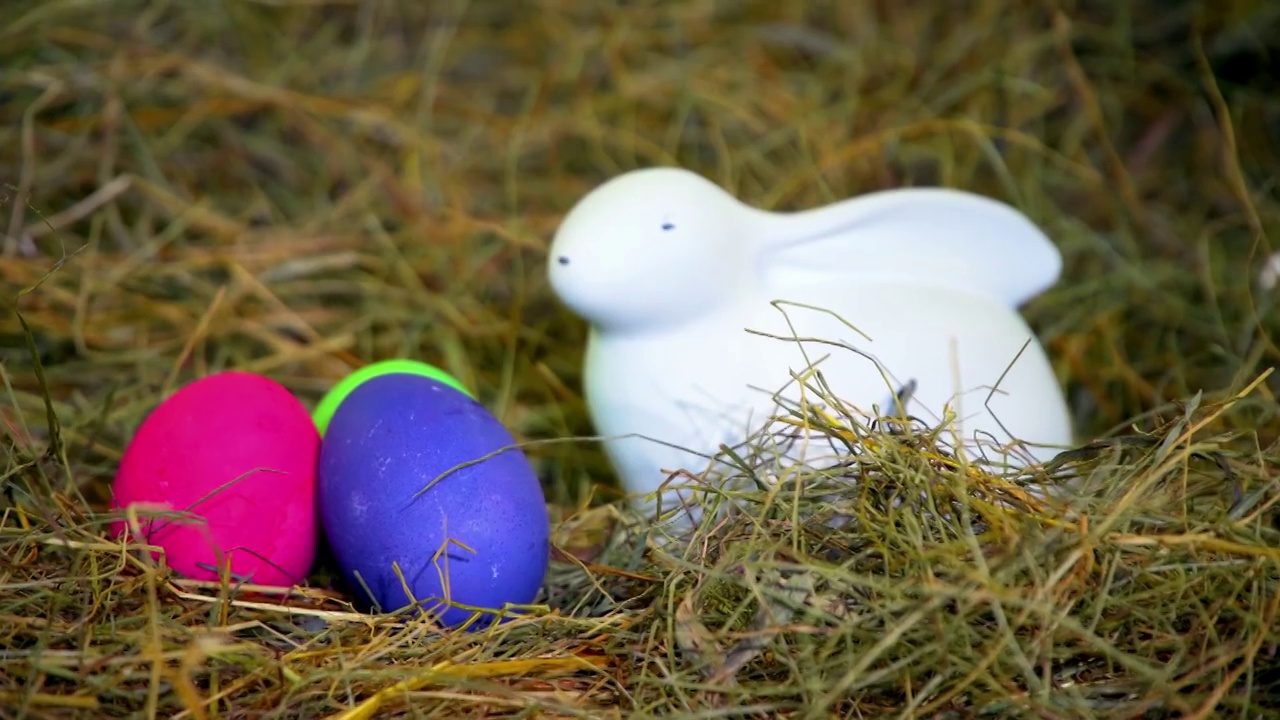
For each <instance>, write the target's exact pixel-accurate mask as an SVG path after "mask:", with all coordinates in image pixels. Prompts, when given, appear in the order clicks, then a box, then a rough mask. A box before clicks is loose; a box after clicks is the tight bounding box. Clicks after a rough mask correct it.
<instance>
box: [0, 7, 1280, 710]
mask: <svg viewBox="0 0 1280 720" xmlns="http://www.w3.org/2000/svg"><path fill="white" fill-rule="evenodd" d="M916 5H917V7H916V8H914V9H893V8H909V5H908V4H906V3H902V4H894V3H888V2H873V3H839V2H826V3H824V2H816V1H807V0H806V1H798V2H795V3H792V4H789V5H788V4H783V3H765V2H760V3H747V2H721V3H713V2H687V3H673V2H672V3H668V2H617V3H616V4H604V3H597V4H591V3H583V4H576V3H572V2H568V0H537V1H534V2H525V3H512V4H506V3H496V2H495V3H466V2H461V1H458V2H453V1H449V2H440V3H417V2H409V1H403V2H399V1H396V0H385V1H382V2H368V3H354V2H328V3H324V2H301V1H298V2H288V1H281V2H265V1H250V0H243V1H237V2H221V3H213V2H209V3H166V2H154V3H144V2H124V1H112V2H99V3H82V2H63V1H56V0H50V1H39V2H8V3H5V6H4V9H3V10H0V65H2V67H3V68H4V72H3V73H0V182H2V183H3V185H2V187H0V190H2V192H0V194H2V195H3V204H2V207H3V210H4V211H3V214H2V215H0V222H3V224H4V226H3V228H0V231H2V232H3V247H2V248H0V298H2V299H3V302H4V303H5V310H4V315H3V317H2V318H0V338H3V341H2V342H0V352H2V353H3V356H2V359H3V365H2V366H0V369H2V370H3V379H4V388H3V390H4V403H3V405H2V406H0V411H3V414H4V421H5V422H4V433H5V440H4V453H5V460H4V492H3V496H2V498H0V503H3V509H2V511H0V547H3V553H0V717H3V718H19V717H22V718H55V717H56V718H69V717H163V718H197V719H204V718H247V717H289V718H315V717H347V718H369V717H427V716H431V717H496V716H522V717H534V716H537V717H646V716H659V715H660V716H663V717H672V718H713V717H796V718H801V717H803V718H809V717H849V718H855V717H858V718H861V717H947V718H964V717H979V716H983V717H1044V718H1076V717H1086V718H1087V717H1114V718H1137V717H1152V718H1154V717H1241V718H1245V717H1249V718H1253V717H1260V716H1264V715H1266V714H1267V713H1268V712H1271V713H1274V712H1277V711H1278V709H1280V656H1278V653H1280V629H1278V628H1280V625H1278V624H1277V622H1276V619H1277V618H1276V615H1277V612H1280V529H1278V528H1280V521H1278V519H1277V518H1278V515H1277V513H1278V512H1280V510H1278V508H1277V503H1278V502H1280V473H1278V471H1277V468H1278V465H1277V463H1280V449H1278V448H1277V445H1276V443H1277V438H1278V436H1280V419H1278V418H1277V402H1276V392H1277V389H1280V379H1278V378H1277V377H1276V376H1275V374H1273V370H1274V367H1275V364H1276V363H1277V361H1280V348H1278V347H1277V344H1276V331H1277V330H1278V329H1280V320H1278V319H1277V312H1276V299H1277V292H1278V291H1277V290H1275V289H1274V288H1275V285H1276V282H1275V278H1276V275H1277V274H1280V262H1276V261H1273V260H1269V258H1270V257H1271V253H1272V252H1273V250H1272V246H1271V245H1270V244H1269V243H1270V242H1271V241H1274V239H1275V238H1276V237H1277V236H1278V235H1280V191H1278V190H1277V183H1276V178H1277V175H1276V168H1277V167H1280V84H1278V81H1277V79H1276V78H1277V76H1280V73H1278V72H1277V67H1278V66H1277V57H1278V56H1280V55H1278V54H1280V45H1277V38H1280V6H1277V5H1276V4H1275V3H1268V2H1263V1H1255V2H1250V1H1247V0H1240V1H1236V2H1224V3H1219V4H1217V5H1214V6H1213V8H1214V9H1212V10H1206V9H1202V8H1201V6H1200V5H1199V4H1197V3H1192V2H1182V1H1181V0H1178V1H1174V2H1156V0H1141V1H1135V2H1131V3H1123V2H1121V3H1093V2H1062V3H1053V2H1044V3H1041V2H1015V1H1013V0H983V1H981V2H977V3H973V4H971V5H969V6H968V8H969V10H968V12H967V13H961V12H959V11H956V10H949V9H947V4H944V3H936V4H928V3H916ZM957 7H959V6H957ZM1204 7H1205V8H1208V7H1209V4H1208V3H1205V4H1204ZM1268 43H1270V44H1269V45H1268ZM670 163H679V164H682V165H685V166H687V167H691V168H694V169H696V170H699V171H701V172H704V173H706V174H707V175H709V176H710V177H712V178H713V179H715V180H716V181H717V182H721V183H723V184H725V185H726V186H728V187H730V188H731V189H732V190H733V191H734V192H735V193H737V194H738V195H739V196H740V197H742V198H744V199H746V200H748V201H750V202H753V203H755V204H758V205H761V206H765V207H771V208H800V207H806V206H811V205H815V204H820V203H824V202H829V201H831V200H834V199H838V198H841V197H845V196H848V195H852V194H855V193H860V192H865V191H868V190H873V189H877V188H883V187H891V186H895V185H902V184H924V185H932V184H942V185H950V186H957V187H962V188H966V189H970V190H974V191H977V192H982V193H985V194H988V195H991V196H994V197H998V198H1001V199H1003V200H1006V201H1008V202H1012V203H1014V204H1016V205H1017V206H1018V207H1020V208H1022V209H1023V210H1024V211H1025V212H1027V213H1028V214H1029V215H1030V216H1031V217H1032V218H1033V219H1035V220H1036V221H1037V222H1039V223H1041V224H1042V225H1043V226H1044V227H1045V228H1046V229H1047V230H1048V231H1049V232H1050V234H1051V235H1052V236H1053V237H1054V239H1055V240H1056V241H1057V242H1058V243H1059V245H1060V247H1061V248H1062V250H1063V252H1064V254H1065V256H1066V270H1065V276H1064V279H1063V281H1062V283H1061V284H1060V285H1059V286H1058V287H1056V288H1055V289H1054V290H1052V291H1051V292H1049V293H1047V294H1046V295H1045V296H1044V297H1042V298H1040V299H1038V300H1037V301H1035V302H1034V303H1033V304H1032V305H1031V306H1030V307H1028V308H1027V309H1026V315H1027V317H1028V318H1029V319H1030V320H1031V321H1032V322H1033V324H1034V326H1035V327H1036V329H1037V331H1038V332H1039V333H1040V335H1041V338H1042V339H1043V341H1044V342H1045V344H1046V346H1047V347H1048V348H1049V350H1050V351H1051V353H1052V355H1053V358H1054V361H1055V363H1056V367H1057V369H1058V372H1059V374H1060V377H1061V378H1062V380H1063V382H1064V383H1065V385H1066V387H1067V388H1068V391H1069V394H1070V398H1071V402H1072V406H1073V408H1074V411H1075V413H1076V415H1077V422H1078V428H1079V432H1080V439H1081V448H1080V449H1079V450H1078V451H1075V452H1071V453H1067V454H1066V455H1064V456H1062V457H1061V458H1060V461H1059V462H1057V463H1055V465H1054V466H1052V467H1050V468H1046V469H1045V470H1044V472H1045V473H1047V474H1045V475H1041V476H1039V477H1033V476H1030V475H1029V476H1028V477H1024V478H1019V477H999V476H996V475H994V474H991V473H988V472H985V471H983V470H981V469H980V468H975V467H969V466H961V465H957V464H956V463H952V462H948V461H947V460H946V459H945V458H944V457H943V456H942V455H941V454H939V452H938V451H937V449H936V448H934V447H933V446H932V445H931V444H930V443H929V442H928V440H927V439H923V440H918V441H915V442H909V441H907V440H905V439H904V438H903V437H901V436H896V435H891V434H888V433H887V431H885V430H883V429H882V430H878V431H874V432H873V431H871V430H868V429H866V428H856V427H847V426H842V425H840V424H839V423H836V422H834V421H832V422H830V423H829V424H828V425H826V426H825V429H826V431H827V432H828V433H829V434H830V435H831V436H832V437H833V438H839V439H842V440H843V441H847V442H848V443H849V447H850V462H849V468H850V469H849V472H850V473H855V474H856V475H857V477H859V478H861V479H862V480H863V482H859V483H858V484H857V486H856V487H857V489H856V490H851V489H850V488H849V486H848V485H847V484H844V483H840V482H838V478H833V477H831V476H830V474H821V473H818V472H816V471H814V472H808V471H806V469H805V468H797V469H796V471H795V472H794V473H793V474H792V475H791V476H790V477H789V478H787V479H786V481H785V482H783V483H782V484H781V485H779V486H778V488H777V489H775V490H773V491H756V492H752V493H739V494H738V495H737V496H736V500H738V501H739V504H741V505H742V506H744V507H745V508H746V512H742V513H739V514H736V515H732V516H730V517H729V519H728V520H727V521H725V522H723V523H718V524H715V525H712V524H710V523H708V524H707V525H706V526H705V527H700V528H698V530H697V534H696V537H695V538H694V541H693V542H692V543H689V544H688V545H679V544H674V545H673V544H669V543H668V544H662V543H655V542H654V538H652V537H650V528H649V527H648V526H647V525H646V524H644V523H640V522H638V521H636V519H635V518H633V517H631V516H630V515H628V513H627V512H626V510H625V507H624V506H622V505H621V504H618V503H616V502H615V499H616V496H617V493H616V491H615V490H614V485H613V479H612V476H611V475H610V473H609V469H608V467H607V465H606V464H605V462H604V460H603V456H602V455H601V453H600V450H599V448H598V447H597V446H595V445H594V444H592V443H590V442H560V443H541V444H534V445H531V446H530V447H529V449H528V454H529V456H530V458H531V459H532V460H533V462H534V463H535V465H536V467H537V469H538V471H539V473H540V475H541V477H542V479H543V481H544V483H545V488H546V493H547V499H548V502H549V505H550V508H549V510H550V512H551V513H552V516H553V518H554V531H555V541H556V545H557V549H556V554H555V558H554V563H553V567H552V570H551V573H550V574H549V576H548V578H547V593H546V596H545V597H544V598H543V602H544V606H543V607H542V609H541V611H540V612H538V613H536V614H535V616H534V617H532V618H529V619H526V620H521V621H518V622H514V623H511V624H508V625H506V626H504V627H502V628H501V629H499V630H492V631H486V632H482V633H472V634H456V633H440V632H437V631H435V630H433V629H432V628H431V627H430V626H429V625H427V624H426V623H411V624H408V625H397V624H394V623H392V622H390V621H388V620H386V619H384V618H381V617H373V616H369V615H362V614H360V613H357V612H354V611H353V610H352V609H351V608H350V607H349V606H348V605H347V603H346V600H345V599H344V596H343V595H342V593H340V592H339V591H338V590H336V589H335V585H334V584H333V582H332V581H331V576H332V572H331V569H330V568H329V567H328V565H327V564H326V563H324V562H321V563H320V564H319V565H318V566H317V568H316V570H315V573H314V576H313V578H312V582H311V583H310V584H309V585H310V586H309V587H308V588H305V589H299V590H297V591H296V592H294V593H293V594H292V595H291V596H289V597H284V598H282V597H276V596H264V595H262V594H257V595H254V594H252V593H244V592H240V593H232V592H230V591H228V590H227V589H226V588H222V587H218V586H215V585H207V584H206V585H202V584H199V583H192V582H189V581H185V580H183V579H181V578H178V577H175V576H173V575H171V574H169V573H168V572H167V571H165V570H163V568H157V566H156V565H155V564H153V563H152V562H150V561H149V560H148V559H147V556H146V555H145V553H142V552H139V551H138V550H137V549H136V548H129V547H125V546H123V545H122V544H120V543H116V542H112V541H111V540H110V539H109V535H108V534H107V530H106V522H107V521H108V520H109V518H110V516H109V515H107V514H105V513H104V512H103V509H104V507H105V503H106V499H107V493H108V490H109V482H110V480H111V478H112V474H113V471H114V467H115V464H116V463H117V461H118V459H119V458H120V455H121V451H122V448H123V447H124V445H125V443H126V442H127V441H128V439H129V437H130V435H131V433H132V431H133V429H134V428H135V427H136V426H137V424H138V422H139V421H140V420H141V418H142V417H143V416H144V415H145V413H146V412H147V411H148V410H149V409H150V408H152V407H154V405H155V404H156V403H157V402H158V400H159V399H160V398H161V397H163V396H164V395H165V393H167V392H169V391H171V390H172V389H173V388H174V387H176V386H178V385H180V384H182V383H184V382H187V381H189V380H191V379H194V378H196V377H199V376H202V375H205V374H207V373H209V372H212V371H216V370H220V369H229V368H239V369H246V370H252V371H255V372H261V373H264V374H267V375H269V376H271V377H273V378H275V379H277V380H279V381H280V382H282V383H284V384H285V385H286V386H288V387H289V388H290V389H291V390H293V391H295V392H296V393H297V394H298V395H299V397H301V398H303V399H304V400H305V401H306V402H307V403H308V404H310V403H314V402H315V401H316V400H317V399H318V398H319V396H320V395H321V394H322V393H323V392H324V391H325V390H326V389H328V388H329V387H330V386H331V385H332V384H333V383H334V382H335V381H336V380H338V379H339V378H341V377H342V376H343V375H345V374H346V373H347V372H349V371H350V370H351V369H352V368H353V367H355V366H357V365H359V364H361V363H365V362H369V361H371V360H376V359H382V358H388V357H415V358H420V359H423V360H426V361H428V362H433V363H437V364H439V365H441V366H443V367H444V368H446V369H447V370H449V371H450V372H451V373H453V374H454V375H456V376H457V377H459V378H461V379H462V380H463V381H464V382H465V383H467V385H468V386H470V387H472V388H475V389H476V391H477V393H478V395H479V396H480V399H481V400H482V401H483V402H484V403H485V405H486V406H487V407H489V408H490V409H491V410H492V411H493V412H494V413H495V414H496V415H497V416H498V417H499V418H501V420H502V421H503V422H504V423H505V424H506V425H507V426H508V427H509V428H510V429H511V430H512V431H513V432H514V433H515V434H516V435H517V436H518V437H519V438H521V439H522V440H531V441H532V440H547V439H556V438H571V437H578V436H585V435H589V434H590V433H591V428H590V425H589V423H588V421H587V417H586V414H585V410H584V407H583V403H582V400H581V397H580V394H579V390H578V388H579V377H580V366H579V363H580V353H581V347H582V342H583V339H584V329H583V327H582V326H581V324H580V323H578V322H577V321H576V320H575V319H573V318H572V317H570V316H569V315H568V314H567V313H566V312H565V311H563V310H562V309H560V308H559V307H558V306H557V304H556V303H555V302H554V299H553V298H552V296H551V294H550V291H549V289H548V287H547V283H546V280H545V275H544V272H543V267H544V265H543V263H544V253H545V248H546V246H547V242H548V239H549V237H550V234H551V233H552V232H553V231H554V229H555V226H556V223H557V221H558V219H559V218H560V217H561V215H562V214H563V213H564V212H565V211H566V210H567V209H568V207H569V206H570V205H571V204H572V203H573V202H574V201H576V199H577V198H579V197H580V196H581V195H582V194H583V193H584V192H586V191H587V190H589V189H590V188H591V187H592V186H593V185H595V184H597V183H599V182H600V181H602V180H604V179H605V178H607V177H610V176H612V175H614V174H616V173H619V172H622V171H624V170H626V169H629V168H632V167H637V166H641V165H652V164H670ZM784 381H785V378H780V379H779V383H780V384H781V383H782V382H784ZM811 420H813V419H811ZM813 421H814V422H819V420H813ZM782 429H783V422H782V420H781V419H780V420H779V421H778V422H777V423H775V425H774V426H771V427H768V428H762V431H761V432H762V433H767V432H780V431H781V430H782ZM917 437H918V436H917ZM762 460H767V458H759V457H745V458H740V466H741V468H742V472H743V473H744V474H749V473H750V472H751V466H752V464H753V463H755V462H759V461H762ZM690 470H691V471H692V472H697V470H698V468H690ZM1025 481H1037V482H1041V483H1051V484H1053V485H1055V486H1057V487H1058V492H1056V493H1054V498H1055V499H1053V500H1051V501H1040V500H1036V499H1035V496H1034V495H1032V494H1029V493H1028V492H1027V491H1026V490H1024V489H1023V488H1022V484H1023V483H1024V482H1025ZM709 498H710V501H712V502H716V501H718V500H717V498H716V496H715V495H711V496H709ZM814 515H817V516H818V517H813V516H814ZM827 515H831V516H834V515H839V516H840V517H841V518H842V519H843V522H842V523H841V524H839V526H838V528H837V529H832V527H831V524H829V523H826V522H823V519H824V517H823V516H827ZM804 518H807V519H804Z"/></svg>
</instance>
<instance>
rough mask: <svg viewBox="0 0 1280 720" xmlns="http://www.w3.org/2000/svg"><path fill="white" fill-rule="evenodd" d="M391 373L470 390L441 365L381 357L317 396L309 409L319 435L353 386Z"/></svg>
mask: <svg viewBox="0 0 1280 720" xmlns="http://www.w3.org/2000/svg"><path fill="white" fill-rule="evenodd" d="M391 374H409V375H421V376H423V377H429V378H432V379H435V380H439V381H440V382H442V383H444V384H445V385H448V386H449V387H451V388H453V389H455V390H457V391H459V392H461V393H465V394H467V395H470V394H471V392H470V391H469V390H467V388H466V387H465V386H464V385H463V384H462V383H461V382H460V381H459V380H458V379H457V378H455V377H453V376H452V375H450V374H449V373H447V372H445V371H444V370H441V369H440V368H438V367H436V366H434V365H430V364H428V363H424V362H420V361H418V360H409V359H405V358H398V359H394V360H380V361H378V362H375V363H371V364H369V365H365V366H364V367H362V368H360V369H359V370H356V371H355V372H353V373H351V374H350V375H347V376H346V377H344V378H343V379H342V380H341V381H339V382H338V384H337V385H334V386H333V387H332V388H331V389H330V390H329V392H327V393H325V395H324V397H322V398H320V402H319V403H318V404H317V405H316V409H315V410H314V411H313V412H312V413H311V416H312V417H313V418H315V421H316V427H318V428H319V429H320V435H322V436H323V435H324V433H325V430H326V429H327V428H328V426H329V421H330V420H331V419H332V418H333V412H334V411H335V410H337V409H338V406H339V405H341V404H342V401H343V400H345V399H347V396H348V395H350V394H351V391H352V390H355V389H356V388H357V387H360V385H361V383H363V382H365V381H366V380H370V379H372V378H375V377H380V376H382V375H391Z"/></svg>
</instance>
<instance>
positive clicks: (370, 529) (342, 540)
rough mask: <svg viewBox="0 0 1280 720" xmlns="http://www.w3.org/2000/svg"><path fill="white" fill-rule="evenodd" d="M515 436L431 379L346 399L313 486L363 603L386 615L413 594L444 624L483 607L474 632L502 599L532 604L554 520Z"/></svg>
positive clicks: (416, 378)
mask: <svg viewBox="0 0 1280 720" xmlns="http://www.w3.org/2000/svg"><path fill="white" fill-rule="evenodd" d="M515 442H516V441H515V438H514V437H512V435H511V433H510V432H508V431H507V429H506V428H505V427H504V426H503V425H502V424H501V423H500V422H499V421H498V420H497V418H495V417H494V416H493V415H492V414H491V413H489V411H488V410H486V409H485V407H484V406H482V405H481V404H480V403H478V402H477V401H476V400H475V399H474V398H472V397H470V396H468V395H465V394H463V393H460V392H457V391H455V390H454V389H453V388H451V387H449V386H448V385H446V384H444V383H442V382H440V381H438V380H435V379H432V378H429V377H424V376H421V375H409V374H393V375H382V376H380V377H376V378H372V379H370V380H368V381H366V382H364V383H363V384H361V385H360V386H359V387H357V388H356V389H354V390H353V391H352V392H351V394H350V395H349V396H347V399H346V400H345V401H344V402H343V403H342V405H341V406H340V407H339V408H338V409H337V411H336V412H335V413H334V415H333V419H332V421H331V423H330V424H329V431H328V434H327V435H326V436H325V438H324V441H323V442H322V444H321V448H320V462H319V466H318V476H317V483H318V485H317V492H318V493H319V502H318V505H319V508H320V518H321V522H322V524H323V527H324V530H325V534H326V536H327V538H328V541H329V546H330V548H331V549H332V552H333V556H334V559H335V561H336V564H337V565H338V567H339V568H340V570H341V572H342V573H343V575H344V576H345V577H346V578H347V580H348V582H349V583H350V585H351V587H352V589H353V592H354V593H355V594H356V595H357V596H358V597H359V600H360V601H361V602H363V603H365V604H366V606H368V605H372V606H373V607H374V609H377V610H381V611H383V612H392V611H397V610H402V609H404V608H406V607H408V606H409V605H411V604H414V603H416V604H417V605H418V607H419V608H421V609H422V610H423V611H424V612H426V613H428V614H430V615H433V616H434V617H435V619H436V620H437V621H438V622H440V623H442V624H444V625H446V626H456V625H458V624H460V623H463V622H465V621H468V620H470V619H471V618H472V617H473V615H474V614H475V613H477V612H478V613H480V614H481V616H482V617H481V618H480V620H481V622H480V623H476V624H475V625H472V626H470V627H471V628H472V629H474V628H475V627H476V626H478V625H481V624H489V622H491V621H492V619H493V618H494V613H496V612H500V611H501V610H502V609H503V605H504V604H505V603H511V604H528V603H531V602H533V601H534V599H535V597H536V596H537V593H538V590H539V588H540V587H541V585H542V581H543V577H544V575H545V573H546V570H547V565H548V562H549V559H550V522H549V520H548V517H547V511H546V500H545V497H544V496H543V493H542V487H541V485H540V484H539V482H538V478H537V476H536V475H535V474H534V471H533V468H532V467H531V466H530V464H529V460H528V458H527V457H525V455H524V453H523V452H522V451H521V450H520V449H519V448H517V447H514V445H515ZM504 448H507V449H505V450H504ZM499 451H501V452H499ZM464 463H465V464H466V466H465V467H458V466H459V465H462V464H464ZM449 471H452V472H449ZM445 473H448V474H447V475H446V474H445ZM442 475H444V477H440V476H442ZM451 604H461V605H466V606H469V607H470V608H474V609H464V608H459V607H455V606H452V605H451ZM485 611H491V612H485ZM507 617H508V619H509V617H510V615H508V616H507Z"/></svg>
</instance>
